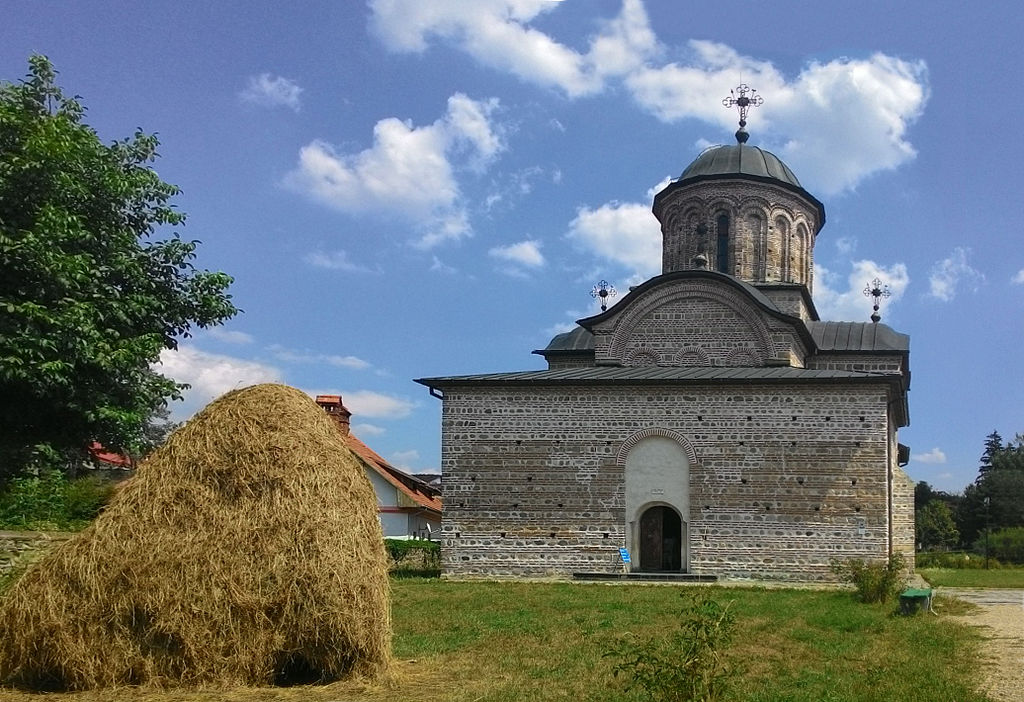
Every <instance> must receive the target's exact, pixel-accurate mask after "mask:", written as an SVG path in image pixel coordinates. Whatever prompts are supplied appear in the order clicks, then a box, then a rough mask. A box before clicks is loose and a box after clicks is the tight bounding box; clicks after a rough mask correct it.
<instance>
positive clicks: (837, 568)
mask: <svg viewBox="0 0 1024 702" xmlns="http://www.w3.org/2000/svg"><path fill="white" fill-rule="evenodd" d="M831 567H832V572H833V573H836V574H837V575H838V576H839V577H840V578H841V579H842V580H843V581H844V582H848V583H852V584H853V586H854V587H855V588H856V589H857V599H858V600H860V601H861V602H868V603H870V602H887V601H888V600H891V599H893V598H894V597H896V594H897V593H898V592H899V591H900V590H902V589H903V588H904V585H905V582H906V568H907V560H906V558H904V556H903V554H902V553H893V554H892V555H890V556H889V559H888V561H864V560H862V559H860V558H850V559H847V560H845V561H840V560H833V561H832V566H831Z"/></svg>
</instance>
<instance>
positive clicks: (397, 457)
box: [389, 449, 420, 472]
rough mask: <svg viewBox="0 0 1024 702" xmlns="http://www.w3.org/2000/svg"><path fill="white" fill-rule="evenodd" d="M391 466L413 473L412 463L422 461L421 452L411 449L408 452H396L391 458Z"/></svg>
mask: <svg viewBox="0 0 1024 702" xmlns="http://www.w3.org/2000/svg"><path fill="white" fill-rule="evenodd" d="M389 459H390V461H391V465H393V466H395V467H396V468H400V469H402V470H404V471H406V472H411V470H412V463H413V462H414V461H418V460H420V452H419V451H417V450H416V449H409V450H408V451H395V452H394V453H392V454H391V456H390V457H389Z"/></svg>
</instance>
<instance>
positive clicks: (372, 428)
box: [352, 422, 387, 436]
mask: <svg viewBox="0 0 1024 702" xmlns="http://www.w3.org/2000/svg"><path fill="white" fill-rule="evenodd" d="M386 432H387V429H385V428H384V427H378V426H377V425H376V424H368V423H366V422H363V423H360V424H353V425H352V433H353V434H355V435H356V436H381V435H383V434H385V433H386Z"/></svg>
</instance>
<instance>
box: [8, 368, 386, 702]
mask: <svg viewBox="0 0 1024 702" xmlns="http://www.w3.org/2000/svg"><path fill="white" fill-rule="evenodd" d="M388 598H389V584H388V576H387V557H386V555H385V551H384V545H383V539H382V536H381V529H380V523H379V521H378V518H377V509H376V499H375V497H374V493H373V488H372V487H371V485H370V482H369V480H368V479H367V478H366V476H365V474H364V473H363V470H362V469H361V467H360V466H359V464H358V463H357V462H356V461H355V459H354V458H353V457H352V456H351V454H350V453H349V451H348V449H347V448H346V446H345V443H344V440H343V438H342V436H341V433H340V432H339V431H338V429H337V427H336V426H335V425H334V424H333V422H332V421H331V419H330V418H329V417H328V416H327V415H326V414H325V413H324V412H323V410H322V409H320V408H319V407H318V406H317V405H316V404H315V403H314V402H313V401H312V400H311V399H310V398H309V397H308V396H306V395H305V394H303V393H302V392H300V391H298V390H296V389H294V388H289V387H286V386H283V385H258V386H254V387H251V388H246V389H243V390H236V391H234V392H231V393H228V394H227V395H224V396H223V397H221V398H219V399H218V400H216V401H215V402H213V403H211V404H210V405H209V406H207V407H206V409H204V410H203V411H202V412H201V413H200V414H198V415H197V416H196V417H195V418H194V419H193V420H191V421H190V422H188V424H186V425H185V426H184V427H182V428H181V429H179V430H178V431H176V432H175V433H174V434H173V435H172V436H171V438H170V439H169V440H168V442H167V443H166V444H164V446H163V447H161V448H160V449H158V450H157V451H156V452H155V453H154V454H153V455H152V456H151V457H150V458H148V459H147V460H146V461H145V462H144V463H143V464H142V465H141V466H139V470H138V473H137V475H136V476H135V477H133V478H131V479H130V480H129V481H127V482H126V483H125V484H124V485H123V486H122V488H121V489H120V490H119V491H118V493H117V494H116V496H115V497H114V498H113V500H112V501H111V503H110V505H109V506H108V507H107V509H106V510H105V511H104V512H103V514H101V515H100V517H99V518H98V519H97V520H96V521H95V522H94V523H93V524H92V525H91V526H90V527H89V528H87V529H86V530H84V531H83V532H81V533H80V534H79V535H77V536H76V537H75V538H73V539H71V540H70V541H68V542H66V543H64V544H62V545H61V546H60V547H58V548H57V549H55V550H54V551H53V552H52V553H50V554H49V555H48V556H47V557H46V558H45V559H44V560H43V561H41V562H40V563H39V564H38V565H36V566H35V567H34V568H33V569H31V570H30V571H29V572H28V573H26V574H25V575H24V576H23V577H22V578H21V579H20V580H19V581H18V582H17V583H16V584H15V585H14V586H13V587H12V588H11V590H10V591H9V592H8V593H7V595H6V596H4V598H3V600H2V601H0V681H2V682H3V683H5V684H11V685H16V686H18V687H28V688H31V689H73V690H74V689H78V690H81V689H89V688H96V687H108V686H114V685H156V686H170V685H189V686H195V685H225V686H228V685H270V684H288V683H294V682H303V683H308V682H312V681H328V680H336V679H340V678H343V677H346V676H349V675H358V676H365V677H368V678H374V677H379V676H380V675H381V674H383V673H384V672H385V670H386V668H387V665H388V662H389V658H390V645H391V622H390V611H389V603H388Z"/></svg>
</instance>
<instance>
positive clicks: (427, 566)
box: [384, 539, 441, 576]
mask: <svg viewBox="0 0 1024 702" xmlns="http://www.w3.org/2000/svg"><path fill="white" fill-rule="evenodd" d="M384 546H385V548H387V551H388V560H389V561H390V562H391V572H392V573H396V572H397V573H405V574H407V575H408V574H416V575H433V576H437V575H440V571H441V545H440V544H438V543H437V542H436V541H421V540H414V539H409V540H404V539H401V540H400V539H384Z"/></svg>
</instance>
